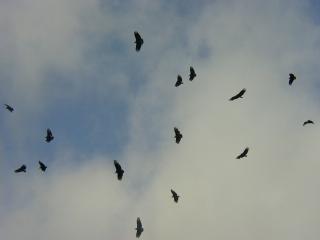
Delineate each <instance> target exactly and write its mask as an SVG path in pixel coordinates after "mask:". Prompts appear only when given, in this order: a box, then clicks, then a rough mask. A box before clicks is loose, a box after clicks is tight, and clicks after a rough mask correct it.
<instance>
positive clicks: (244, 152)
mask: <svg viewBox="0 0 320 240" xmlns="http://www.w3.org/2000/svg"><path fill="white" fill-rule="evenodd" d="M248 152H249V148H248V147H247V148H246V149H245V150H244V151H243V155H246V154H247V153H248Z"/></svg>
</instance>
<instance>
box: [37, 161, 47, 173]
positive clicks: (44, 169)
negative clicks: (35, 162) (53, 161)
mask: <svg viewBox="0 0 320 240" xmlns="http://www.w3.org/2000/svg"><path fill="white" fill-rule="evenodd" d="M39 168H40V169H41V171H42V172H45V171H46V169H47V166H46V165H45V164H44V163H43V162H41V161H39Z"/></svg>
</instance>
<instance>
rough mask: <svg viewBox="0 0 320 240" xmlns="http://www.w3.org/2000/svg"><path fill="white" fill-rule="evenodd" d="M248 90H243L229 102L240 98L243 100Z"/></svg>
mask: <svg viewBox="0 0 320 240" xmlns="http://www.w3.org/2000/svg"><path fill="white" fill-rule="evenodd" d="M246 91H247V90H246V89H245V88H244V89H242V90H241V91H240V92H239V93H238V94H236V95H234V96H233V97H231V98H230V99H229V100H230V101H233V100H235V99H238V98H242V96H243V94H244V93H245V92H246Z"/></svg>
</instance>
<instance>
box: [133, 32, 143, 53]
mask: <svg viewBox="0 0 320 240" xmlns="http://www.w3.org/2000/svg"><path fill="white" fill-rule="evenodd" d="M134 37H135V39H136V41H135V42H134V43H135V44H136V51H137V52H139V51H140V48H141V46H142V44H143V39H142V37H141V36H140V34H139V33H138V32H134Z"/></svg>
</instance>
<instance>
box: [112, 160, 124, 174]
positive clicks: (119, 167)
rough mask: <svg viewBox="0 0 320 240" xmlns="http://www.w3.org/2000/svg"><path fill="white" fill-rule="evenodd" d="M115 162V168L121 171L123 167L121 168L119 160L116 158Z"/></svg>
mask: <svg viewBox="0 0 320 240" xmlns="http://www.w3.org/2000/svg"><path fill="white" fill-rule="evenodd" d="M113 162H114V166H115V168H116V171H117V172H118V171H121V170H122V169H121V166H120V164H119V163H118V161H117V160H114V161H113Z"/></svg>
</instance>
